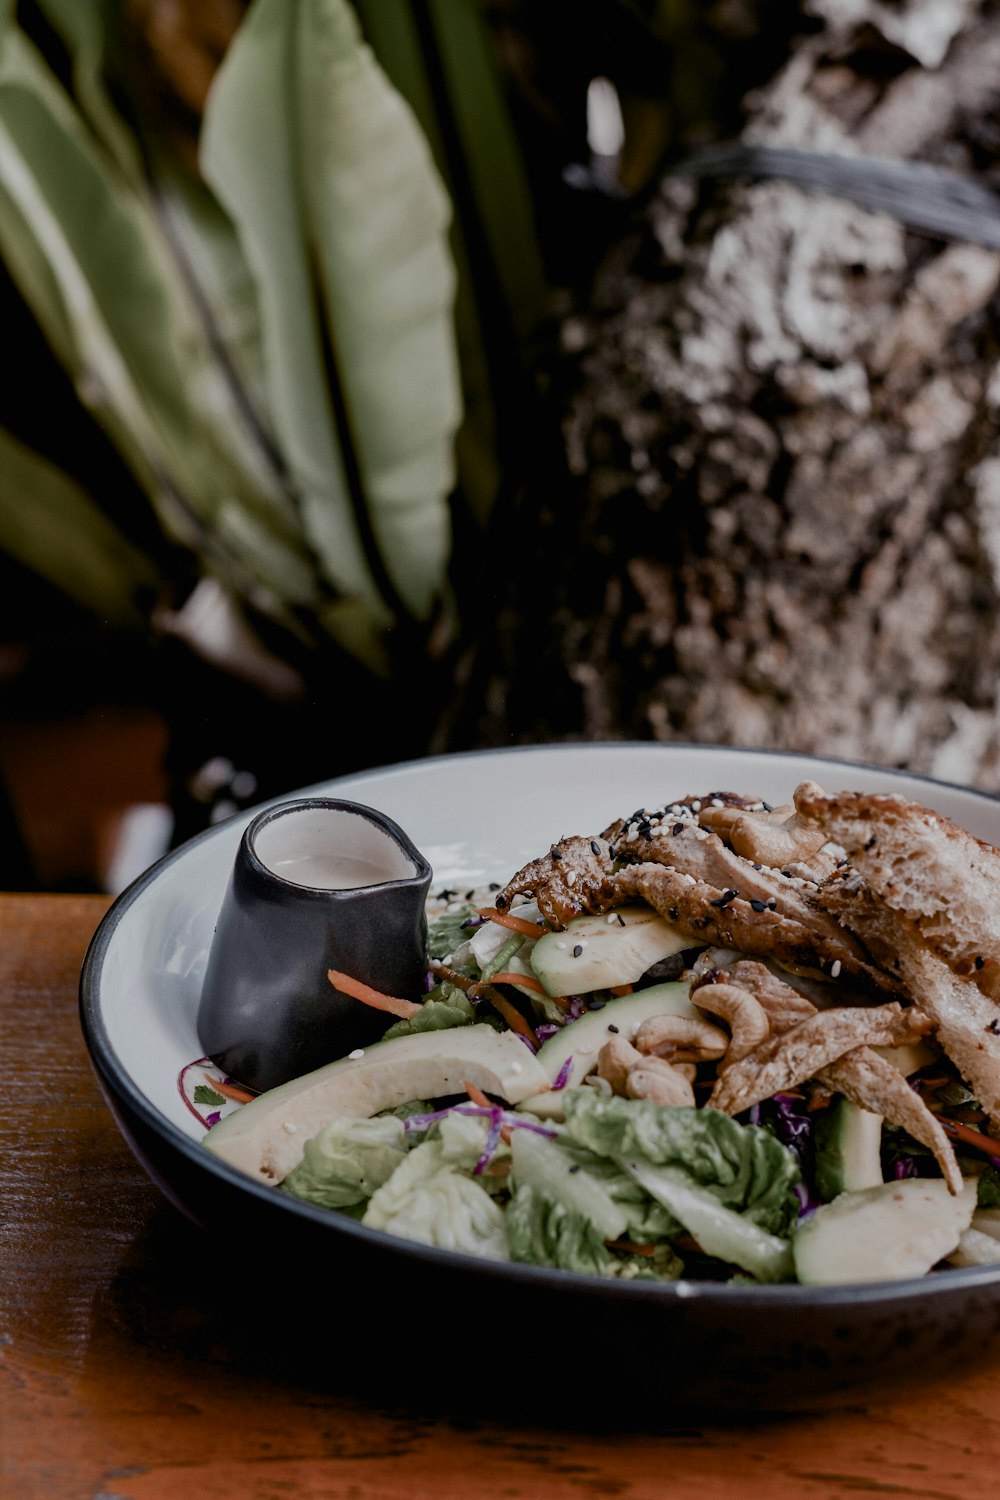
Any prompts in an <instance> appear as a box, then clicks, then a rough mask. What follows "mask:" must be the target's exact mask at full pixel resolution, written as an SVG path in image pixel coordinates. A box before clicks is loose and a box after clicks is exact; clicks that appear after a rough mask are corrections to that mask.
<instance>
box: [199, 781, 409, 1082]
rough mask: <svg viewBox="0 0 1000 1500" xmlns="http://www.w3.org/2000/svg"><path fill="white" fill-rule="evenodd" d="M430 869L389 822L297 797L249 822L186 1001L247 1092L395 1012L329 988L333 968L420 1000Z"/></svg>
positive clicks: (366, 1033)
mask: <svg viewBox="0 0 1000 1500" xmlns="http://www.w3.org/2000/svg"><path fill="white" fill-rule="evenodd" d="M430 881H431V867H430V865H429V864H428V863H427V861H426V860H425V859H424V857H423V855H422V854H421V853H420V851H419V850H418V849H416V848H415V847H414V845H413V844H412V843H411V842H410V840H409V839H408V838H407V836H406V834H405V833H404V832H403V830H402V829H401V828H399V827H398V826H397V824H395V823H394V822H393V821H392V819H391V818H388V817H386V816H385V815H384V814H382V813H380V812H377V811H376V810H375V809H374V808H370V807H365V806H363V805H362V804H361V803H357V802H347V801H342V800H339V799H336V798H328V797H306V798H300V799H297V800H294V801H290V802H284V803H280V804H278V805H277V806H275V807H271V808H267V809H265V810H264V811H263V812H261V813H258V815H257V816H256V817H255V818H254V819H253V820H252V821H251V822H250V823H249V824H248V826H247V828H246V830H245V831H244V834H243V837H242V839H241V840H240V845H239V848H238V850H237V853H236V859H235V862H234V865H233V870H232V875H231V877H230V881H229V887H228V889H227V891H226V894H225V897H224V898H223V903H222V908H221V911H220V913H219V918H218V922H217V924H216V928H215V934H214V936H213V939H212V944H211V949H210V951H209V957H208V965H207V967H206V970H205V978H204V982H203V986H202V992H201V1000H200V1003H199V1010H198V1034H199V1039H200V1043H201V1046H202V1047H203V1048H204V1049H205V1053H206V1055H207V1056H208V1057H210V1058H211V1059H212V1061H213V1062H215V1063H216V1064H217V1065H218V1066H219V1067H220V1068H221V1069H222V1070H223V1071H224V1072H225V1073H227V1074H228V1075H229V1076H230V1077H232V1078H233V1079H235V1080H237V1081H238V1082H239V1083H241V1084H244V1085H246V1086H247V1087H249V1088H252V1089H255V1090H264V1089H269V1088H274V1087H275V1085H277V1084H279V1083H285V1082H287V1081H288V1079H290V1078H296V1077H298V1076H299V1075H300V1074H302V1073H308V1072H310V1071H311V1070H312V1069H313V1068H318V1067H321V1066H322V1064H324V1063H327V1062H331V1061H332V1060H333V1059H334V1058H338V1057H344V1056H346V1055H347V1054H348V1053H349V1052H351V1051H353V1050H354V1049H356V1048H358V1047H365V1046H368V1045H370V1044H371V1043H372V1042H375V1041H377V1040H378V1039H379V1037H380V1036H381V1035H382V1033H383V1032H384V1031H385V1030H386V1029H387V1028H388V1027H389V1026H390V1025H391V1024H392V1022H393V1020H394V1017H393V1016H392V1015H389V1014H386V1013H385V1012H384V1011H381V1010H376V1009H373V1008H372V1007H371V1006H369V1005H365V1004H364V1003H363V1002H362V1001H359V1000H355V999H352V998H351V997H350V996H348V995H345V994H344V993H342V992H341V991H340V990H337V989H335V988H334V987H333V985H332V984H331V983H330V981H329V979H328V978H327V971H328V970H329V969H331V968H332V969H337V970H340V971H341V972H343V973H346V974H349V975H350V976H351V977H352V978H354V979H357V980H360V981H361V982H362V983H364V984H367V985H370V986H371V987H372V988H373V989H376V990H380V991H381V992H382V993H383V994H388V995H395V996H400V997H402V998H404V999H408V1000H418V999H419V998H420V996H421V994H422V991H423V981H424V974H425V968H426V950H425V944H426V937H427V921H426V915H425V907H426V900H427V893H428V889H429V887H430Z"/></svg>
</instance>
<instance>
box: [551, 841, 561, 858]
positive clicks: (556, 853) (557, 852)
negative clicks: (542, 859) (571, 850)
mask: <svg viewBox="0 0 1000 1500" xmlns="http://www.w3.org/2000/svg"><path fill="white" fill-rule="evenodd" d="M549 853H550V854H551V855H552V858H553V859H562V850H561V849H557V848H556V846H555V844H553V845H552V848H551V849H550V850H549Z"/></svg>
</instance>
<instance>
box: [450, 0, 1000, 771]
mask: <svg viewBox="0 0 1000 1500" xmlns="http://www.w3.org/2000/svg"><path fill="white" fill-rule="evenodd" d="M806 9H807V10H808V12H809V13H810V17H811V20H812V22H813V24H814V25H815V27H816V29H815V30H814V32H813V33H812V34H811V35H807V36H806V37H804V38H801V39H799V41H798V42H797V44H796V46H795V49H794V51H793V52H792V55H791V56H790V58H789V60H788V61H787V62H786V63H785V64H784V65H783V66H782V68H781V69H780V71H779V72H778V73H777V74H776V75H775V76H774V77H773V78H772V79H770V80H769V81H768V82H767V83H766V84H764V85H763V86H761V87H760V88H758V89H757V90H756V91H755V92H754V93H753V94H752V95H750V96H748V97H747V98H746V99H745V100H744V101H743V103H744V118H745V121H746V124H745V127H744V129H743V132H742V137H741V138H742V140H743V141H745V142H748V143H751V142H752V143H760V144H769V145H783V146H795V147H802V148H812V149H817V150H823V151H831V152H839V153H847V154H851V155H873V156H881V157H907V158H913V159H917V160H923V161H928V162H935V163H940V164H943V165H946V166H948V167H951V168H953V169H957V170H959V171H964V172H966V173H968V174H971V175H973V176H975V177H977V178H978V179H979V180H980V181H985V182H987V183H991V184H992V185H995V186H1000V6H998V5H997V4H994V3H976V0H936V3H935V0H902V3H898V4H891V5H890V4H888V3H886V4H882V3H879V0H810V3H808V4H807V5H806ZM998 288H1000V254H997V253H996V252H994V251H992V250H987V249H983V248H981V247H980V246H978V245H972V244H966V243H961V242H956V243H944V242H941V241H937V240H934V239H930V238H926V237H922V236H919V235H916V234H913V233H910V232H908V231H907V230H906V229H904V227H903V226H902V225H901V224H900V223H898V222H897V221H896V220H894V219H892V218H890V217H888V216H887V215H884V214H877V213H869V212H866V211H865V210H863V209H861V208H858V207H855V206H854V205H853V204H851V203H849V202H846V201H844V200H841V199H837V198H833V197H828V196H825V195H823V194H821V193H816V192H809V191H804V190H803V189H801V188H799V187H796V186H791V185H788V184H785V183H781V182H777V181H760V182H754V183H748V182H718V181H717V182H713V183H704V182H694V181H692V180H686V179H683V178H678V177H670V178H667V179H666V180H664V181H663V182H662V184H661V185H660V187H659V188H658V190H657V192H656V193H655V195H654V197H653V199H652V201H651V202H650V203H649V204H648V206H647V208H646V209H645V210H644V211H643V212H642V213H640V214H637V215H636V216H635V218H634V221H633V222H632V223H631V225H630V226H629V228H628V230H627V232H626V233H624V234H623V235H622V236H621V237H620V238H619V240H618V241H617V243H616V244H615V245H614V246H613V247H612V248H611V251H610V253H609V254H608V255H607V257H606V258H605V260H604V262H603V264H602V265H601V266H600V268H599V270H598V272H597V274H596V276H595V279H594V282H593V285H592V286H590V287H588V288H587V289H586V291H585V292H584V293H582V294H579V295H577V296H576V297H575V298H570V299H568V301H567V305H566V306H565V308H564V309H563V310H562V314H561V316H560V318H559V319H558V322H557V326H556V329H555V334H554V338H553V342H552V346H551V349H550V351H549V354H548V357H547V358H546V359H545V360H544V363H543V364H542V366H541V367H540V369H539V384H540V388H541V392H542V395H541V402H540V406H541V412H540V416H539V433H538V438H537V443H536V449H535V451H536V464H535V465H534V466H533V472H532V475H531V477H530V479H529V481H528V483H527V484H526V485H525V486H524V487H523V488H522V490H521V492H520V494H519V495H518V497H517V498H516V499H515V500H514V501H512V502H511V503H510V504H509V505H507V506H505V507H504V508H503V509H502V510H501V511H500V512H499V513H498V514H497V516H496V518H495V534H494V536H493V538H492V541H491V545H490V547H489V548H488V549H486V551H485V552H484V554H483V555H481V556H480V558H479V559H478V560H477V564H476V566H475V568H474V569H473V575H474V576H473V577H472V578H471V586H470V588H469V591H468V597H467V599H466V601H465V609H466V617H467V628H468V630H469V633H470V634H471V635H472V636H473V638H474V644H473V646H472V647H471V649H470V650H469V651H468V652H467V653H466V656H465V658H464V660H463V662H462V664H461V669H460V687H459V692H458V694H457V697H456V699H455V702H454V703H453V704H452V706H451V709H450V711H449V713H448V714H446V715H445V717H444V718H443V719H442V721H441V724H440V726H439V730H438V733H437V737H436V741H435V744H434V746H433V748H434V749H438V750H450V749H463V748H468V747H470V746H483V745H498V744H509V743H511V742H530V741H539V740H573V739H614V738H618V737H624V738H627V739H655V740H665V741H666V740H673V741H704V742H711V743H720V744H741V745H749V746H760V747H770V748H782V749H792V750H799V751H805V752H816V753H824V754H831V755H835V756H843V757H847V758H850V759H861V760H866V761H871V762H875V763H879V764H884V765H887V766H902V767H908V768H910V769H913V770H920V771H924V772H929V773H932V774H934V775H937V776H941V777H944V778H946V779H952V780H959V781H965V782H969V783H972V784H975V785H978V786H980V787H984V788H987V789H997V788H1000V612H998V599H1000V441H998V421H1000V298H998Z"/></svg>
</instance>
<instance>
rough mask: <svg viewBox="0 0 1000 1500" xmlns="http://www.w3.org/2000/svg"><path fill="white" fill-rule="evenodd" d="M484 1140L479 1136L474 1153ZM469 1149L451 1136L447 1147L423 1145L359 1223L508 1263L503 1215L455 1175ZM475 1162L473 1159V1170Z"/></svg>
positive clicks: (476, 1186) (440, 1143)
mask: <svg viewBox="0 0 1000 1500" xmlns="http://www.w3.org/2000/svg"><path fill="white" fill-rule="evenodd" d="M459 1118H461V1117H459ZM443 1123H445V1122H443ZM472 1123H473V1124H478V1123H479V1122H477V1121H475V1120H473V1122H472ZM483 1139H484V1134H483V1132H482V1131H480V1133H479V1137H478V1145H477V1147H476V1149H477V1151H481V1149H482V1142H483ZM471 1149H472V1148H471V1146H469V1145H468V1144H465V1145H463V1144H462V1143H461V1142H459V1141H458V1140H457V1136H456V1135H455V1133H452V1139H451V1142H450V1143H449V1142H448V1140H447V1138H446V1139H445V1140H442V1139H441V1136H440V1135H438V1136H436V1137H435V1138H434V1139H432V1140H427V1141H424V1142H423V1143H422V1144H421V1145H419V1146H417V1147H416V1148H415V1149H414V1150H413V1151H411V1152H410V1154H409V1155H408V1156H407V1157H406V1158H405V1159H404V1160H403V1161H402V1163H401V1164H400V1165H399V1166H398V1167H397V1168H396V1171H395V1172H394V1173H393V1174H392V1176H391V1177H390V1178H389V1179H388V1181H387V1182H385V1183H383V1185H382V1186H381V1187H380V1188H379V1190H378V1191H377V1192H376V1193H375V1194H373V1196H372V1198H371V1200H370V1202H369V1204H368V1207H367V1209H366V1210H365V1214H364V1218H363V1219H362V1223H363V1224H367V1225H370V1226H371V1227H372V1228H373V1229H384V1230H385V1231H386V1232H387V1233H388V1234H396V1235H399V1236H401V1237H402V1238H403V1239H408V1240H416V1241H418V1242H419V1243H420V1244H422V1245H436V1246H439V1247H440V1248H441V1249H443V1250H463V1251H465V1252H466V1253H467V1254H469V1255H478V1256H480V1257H481V1258H483V1259H486V1260H507V1259H509V1256H508V1251H507V1239H506V1235H505V1234H504V1215H503V1210H502V1209H501V1208H500V1207H499V1206H498V1205H497V1204H496V1203H495V1202H494V1201H493V1199H492V1198H491V1197H490V1195H489V1193H487V1192H486V1191H485V1189H484V1188H482V1187H480V1185H479V1183H478V1182H475V1181H474V1180H473V1179H472V1178H471V1177H468V1176H466V1175H465V1174H464V1172H462V1171H461V1170H459V1165H462V1166H467V1163H468V1160H469V1155H470V1151H471ZM449 1154H450V1156H451V1159H450V1160H449ZM477 1160H478V1155H477V1156H474V1157H473V1159H472V1165H473V1166H474V1165H475V1162H476V1161H477ZM456 1163H458V1164H459V1165H457V1164H456Z"/></svg>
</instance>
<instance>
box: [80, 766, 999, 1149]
mask: <svg viewBox="0 0 1000 1500" xmlns="http://www.w3.org/2000/svg"><path fill="white" fill-rule="evenodd" d="M805 779H812V780H815V781H818V782H819V783H820V784H821V785H822V786H823V787H824V788H825V789H826V790H827V791H841V790H851V791H877V792H895V793H899V794H900V795H902V796H904V797H907V798H910V799H911V800H914V801H918V802H922V803H924V804H925V805H926V806H929V807H933V808H935V809H936V810H937V811H938V812H941V813H943V814H944V815H945V816H946V817H950V818H952V819H953V820H954V821H955V822H957V823H959V824H961V825H962V826H963V827H965V828H967V829H969V831H970V832H972V833H975V834H976V835H977V836H978V837H980V838H983V839H986V840H988V841H989V842H991V843H996V844H1000V801H998V800H997V799H995V798H992V797H989V796H986V795H984V794H982V793H977V792H974V791H970V790H967V789H965V788H961V787H952V786H948V785H946V784H942V783H937V782H930V781H925V780H923V779H921V778H917V777H911V776H904V775H900V774H899V773H896V772H892V771H886V770H882V769H879V768H876V767H867V766H854V765H845V763H844V762H838V761H823V760H815V759H811V758H809V757H805V756H796V755H776V754H768V753H765V752H759V751H738V750H727V749H722V748H702V747H691V746H683V745H576V746H543V747H538V748H525V749H513V750H501V751H482V752H476V753H473V754H468V755H460V756H446V757H440V758H435V759H428V760H425V761H416V762H410V763H407V764H404V765H399V766H393V767H388V768H386V769H381V770H376V771H368V772H363V773H360V774H358V775H356V776H349V777H341V778H338V779H337V780H335V781H330V782H324V783H321V784H320V785H317V786H314V787H309V788H307V789H306V794H309V795H313V794H315V795H327V796H335V797H344V798H349V799H351V800H353V801H357V802H361V803H364V804H366V805H367V806H369V807H375V808H377V809H378V810H380V811H381V812H383V813H387V814H388V815H389V817H391V818H393V819H394V820H395V821H396V822H397V823H398V824H399V825H400V826H401V827H402V828H403V829H404V830H405V832H406V833H408V834H409V836H410V838H411V839H412V840H413V842H414V843H415V844H416V845H417V847H418V848H419V849H420V850H421V851H422V852H423V854H424V855H425V857H426V858H427V859H428V860H429V862H430V864H431V865H432V867H433V870H434V881H433V884H432V890H437V889H440V888H441V887H442V886H447V887H451V888H454V889H457V890H459V891H464V890H465V889H468V888H471V887H472V886H474V885H478V884H481V883H484V882H486V881H489V880H498V881H501V882H502V881H506V880H507V879H508V878H509V877H510V876H511V875H512V874H513V873H514V872H515V870H517V869H518V868H519V867H520V866H521V865H522V864H524V863H525V862H526V861H527V860H529V859H532V858H534V857H535V856H536V855H539V854H543V853H544V852H545V851H546V850H547V849H548V847H549V845H550V844H551V843H552V842H553V841H554V840H556V839H558V838H560V837H563V836H567V835H571V834H591V833H597V832H599V831H600V830H601V829H602V828H605V827H606V826H607V825H608V824H609V823H611V822H613V821H614V819H615V818H618V817H622V816H626V815H627V814H629V813H631V812H633V811H634V810H635V809H637V808H639V807H643V806H645V807H648V808H655V807H658V806H661V805H662V804H663V803H665V802H669V801H672V800H674V799H676V798H679V797H683V796H686V795H688V794H692V795H702V794H705V793H708V792H711V791H717V790H726V791H737V792H742V793H745V794H748V795H752V796H754V797H762V798H764V799H766V800H767V801H769V802H772V803H775V804H777V803H781V802H786V801H788V800H790V798H791V794H792V791H793V789H794V788H795V786H796V784H797V783H798V782H799V781H802V780H805ZM294 795H302V794H301V793H297V794H294ZM282 800H285V799H282ZM258 810H259V809H254V810H253V812H256V811H258ZM253 812H247V813H246V814H245V815H241V816H240V817H238V818H234V819H232V820H230V821H229V822H227V823H225V824H223V825H221V826H220V827H218V828H216V829H213V830H211V832H209V833H207V834H203V835H201V836H200V837H199V838H197V839H195V840H193V841H192V843H191V844H189V845H187V846H185V847H184V848H182V849H180V850H178V851H176V852H175V853H174V854H173V855H171V856H168V857H167V859H166V860H164V861H163V862H161V864H160V865H158V866H155V867H154V869H153V871H152V872H150V873H149V874H147V875H146V876H144V877H141V878H140V880H139V881H138V882H137V883H136V885H135V886H134V887H133V888H132V890H130V891H128V892H126V893H125V895H124V896H122V897H121V898H120V899H119V902H118V904H117V906H116V908H115V909H114V911H113V913H112V930H111V934H110V937H109V940H108V943H107V946H106V949H105V952H104V958H103V963H102V965H101V969H100V973H99V976H98V981H97V982H98V1003H99V1009H100V1015H101V1019H102V1021H103V1025H104V1027H105V1030H106V1033H107V1038H108V1041H109V1043H110V1046H111V1049H112V1051H113V1053H114V1055H115V1057H116V1058H117V1061H118V1064H119V1066H120V1068H121V1069H122V1071H123V1072H124V1073H125V1074H126V1075H128V1076H129V1077H130V1079H131V1080H132V1082H133V1083H134V1084H135V1085H136V1086H137V1087H138V1088H139V1090H140V1091H141V1092H142V1093H143V1094H144V1095H145V1096H146V1098H147V1099H148V1100H149V1102H150V1103H151V1104H152V1105H153V1106H154V1107H155V1109H156V1110H158V1111H159V1113H160V1114H162V1115H163V1116H164V1117H165V1118H166V1119H168V1120H169V1121H171V1122H172V1123H173V1124H174V1125H175V1126H177V1127H178V1128H179V1129H181V1130H182V1131H183V1132H184V1133H185V1134H186V1135H189V1136H192V1137H195V1138H200V1136H201V1135H202V1134H203V1129H202V1127H201V1126H200V1124H199V1122H198V1121H197V1120H196V1119H195V1118H194V1117H193V1116H192V1115H191V1113H190V1112H189V1110H188V1109H187V1108H186V1107H185V1105H184V1103H183V1101H182V1099H181V1096H180V1092H179V1090H178V1087H177V1077H178V1074H179V1073H180V1071H181V1069H182V1068H183V1067H184V1066H185V1065H186V1064H187V1063H189V1062H191V1061H192V1060H193V1059H195V1058H197V1057H198V1056H199V1055H200V1052H201V1048H200V1045H199V1042H198V1034H197V1024H196V1021H197V1010H198V999H199V995H200V990H201V980H202V975H203V973H204V969H205V963H206V960H207V956H208V950H209V945H210V943H211V939H212V932H213V928H214V925H215V920H216V916H217V914H218V910H219V907H220V905H221V902H222V898H223V895H224V893H225V890H226V886H227V883H228V880H229V875H230V871H231V868H232V863H233V859H234V857H235V853H236V849H237V846H238V844H239V840H240V836H241V834H242V832H243V829H244V827H245V826H246V824H247V822H249V820H250V818H251V817H252V816H253ZM322 962H323V956H322V954H319V955H317V963H319V964H322Z"/></svg>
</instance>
